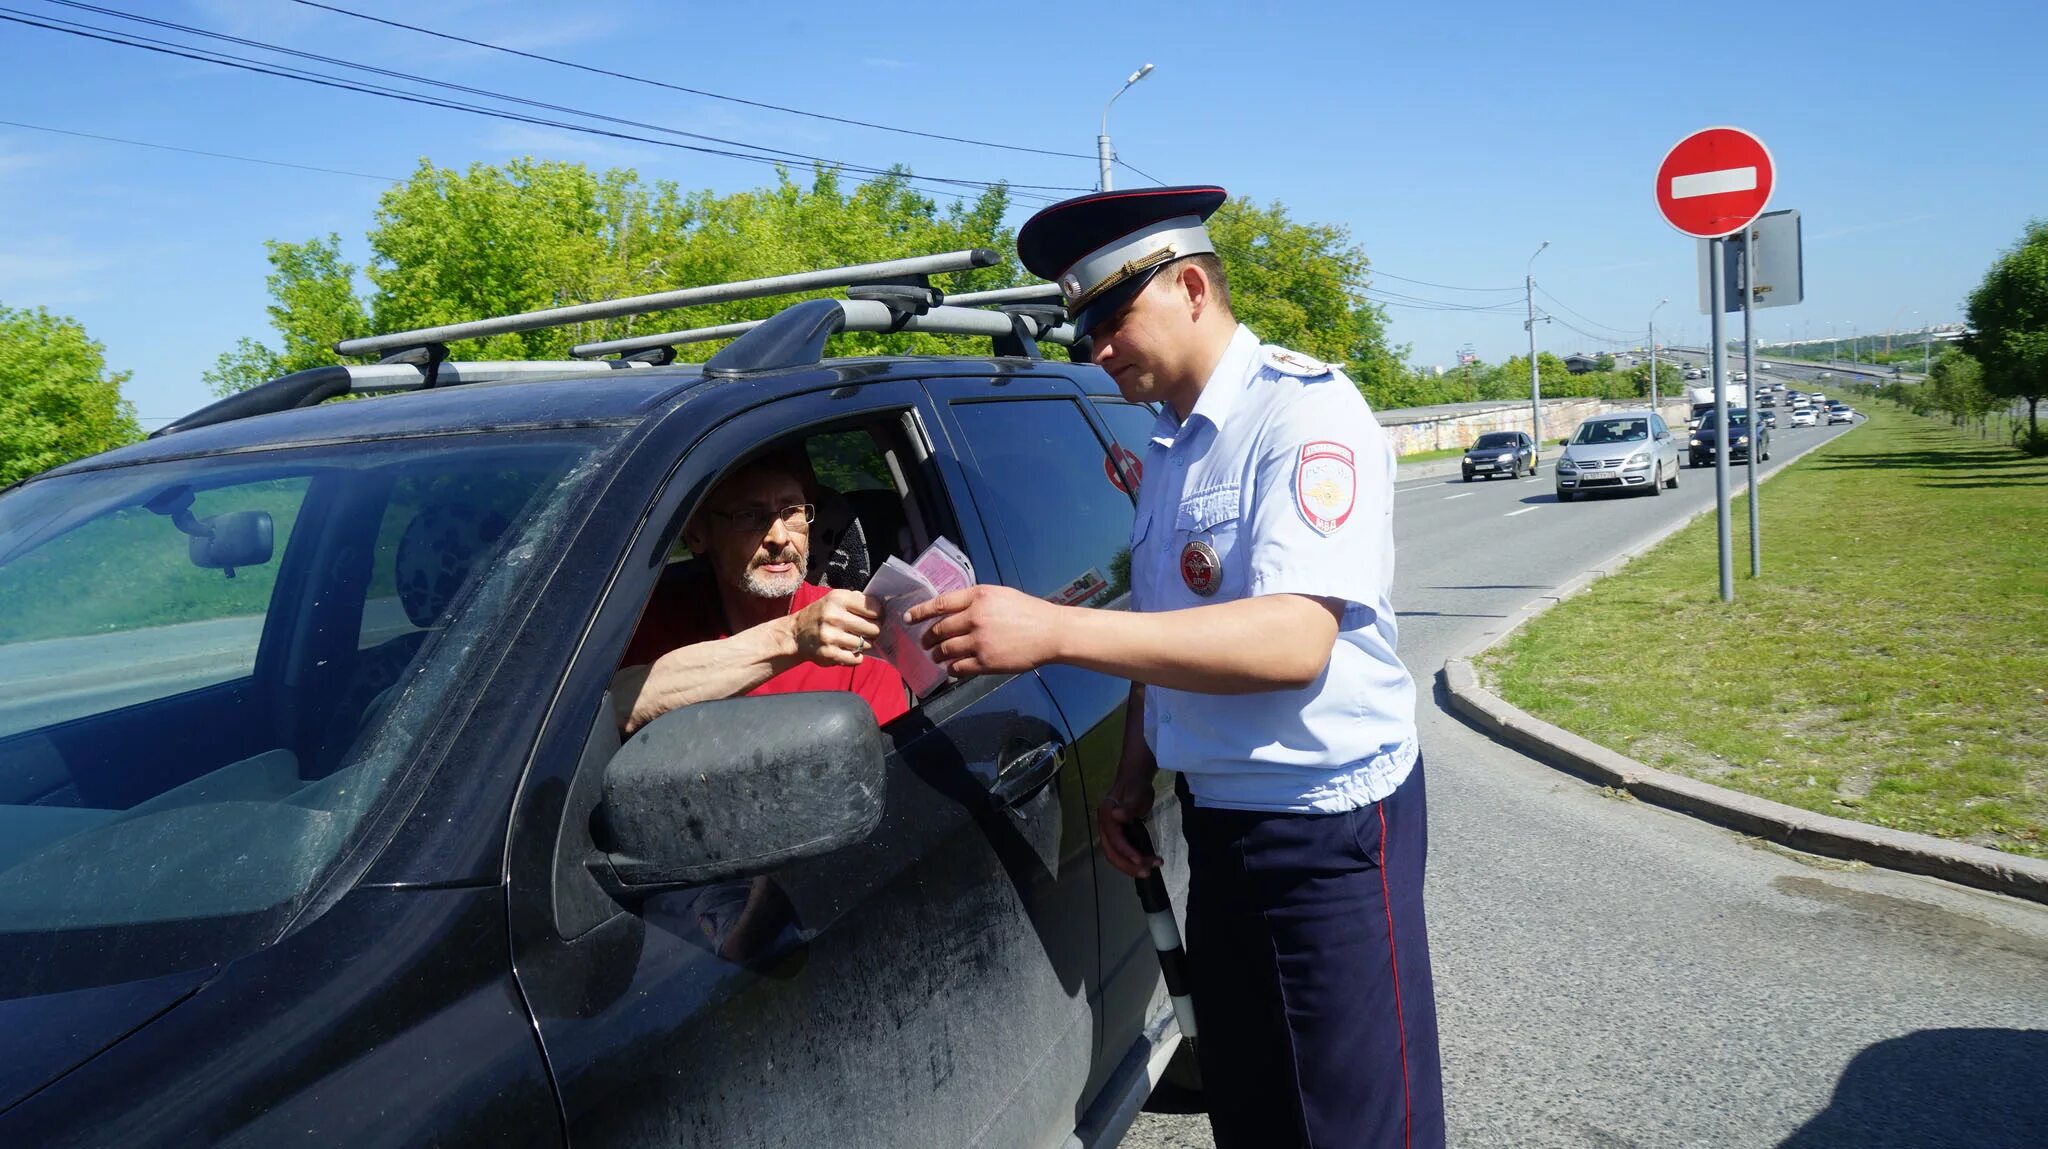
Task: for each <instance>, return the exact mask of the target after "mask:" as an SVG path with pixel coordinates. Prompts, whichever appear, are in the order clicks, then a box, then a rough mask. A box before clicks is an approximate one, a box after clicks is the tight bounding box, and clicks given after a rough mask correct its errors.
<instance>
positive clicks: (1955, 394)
mask: <svg viewBox="0 0 2048 1149" xmlns="http://www.w3.org/2000/svg"><path fill="white" fill-rule="evenodd" d="M1926 398H1927V402H1928V405H1929V406H1931V407H1932V408H1933V409H1935V410H1938V411H1943V412H1946V413H1947V414H1948V417H1949V421H1950V422H1953V423H1956V424H1962V423H1966V422H1968V421H1970V420H1972V419H1975V418H1978V417H1980V416H1982V415H1986V414H1988V413H1990V411H1991V409H1992V408H1993V407H1995V406H1997V405H1998V400H1997V399H1996V398H1994V397H1993V396H1992V394H1991V393H1990V392H1989V391H1988V390H1986V389H1985V387H1984V368H1983V365H1981V364H1979V363H1978V362H1977V360H1976V357H1975V356H1972V355H1971V354H1970V353H1969V352H1967V351H1958V350H1956V349H1954V348H1950V349H1948V350H1946V351H1943V352H1942V354H1941V358H1939V359H1937V360H1935V361H1934V366H1933V367H1931V368H1930V369H1929V370H1928V373H1927V383H1926Z"/></svg>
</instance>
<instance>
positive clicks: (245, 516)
mask: <svg viewBox="0 0 2048 1149" xmlns="http://www.w3.org/2000/svg"><path fill="white" fill-rule="evenodd" d="M199 527H200V528H201V531H203V532H204V533H195V534H194V535H193V536H192V537H191V538H190V539H187V540H186V543H187V553H188V555H189V556H190V557H191V559H192V565H193V566H195V567H203V568H205V569H206V570H224V571H226V572H227V573H228V577H230V578H232V577H234V573H235V568H236V567H260V566H262V565H263V564H264V563H267V562H269V561H270V555H271V547H272V541H273V536H274V535H275V529H274V527H273V525H272V523H271V520H270V512H269V511H223V512H222V513H220V514H218V515H208V516H207V517H206V518H203V519H200V520H199Z"/></svg>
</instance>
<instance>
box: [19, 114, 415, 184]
mask: <svg viewBox="0 0 2048 1149" xmlns="http://www.w3.org/2000/svg"><path fill="white" fill-rule="evenodd" d="M0 125H5V126H6V127H10V128H26V129H28V130H29V131H32V132H54V133H56V134H57V135H60V136H77V137H79V138H80V139H86V140H100V141H102V142H104V143H109V144H128V145H129V146H131V147H137V148H155V149H156V150H158V151H162V152H183V153H184V154H186V155H188V156H208V157H211V158H213V159H216V160H236V161H238V162H241V163H245V164H263V165H264V166H266V167H273V168H295V169H297V170H299V171H302V172H323V173H325V174H327V175H331V176H354V177H355V178H357V179H365V180H382V181H383V182H385V183H394V184H397V183H404V182H405V181H404V180H402V179H399V178H398V177H396V176H379V175H371V174H370V173H369V172H351V171H344V170H342V169H340V168H321V167H314V166H313V165H311V164H294V163H287V162H285V161H284V160H261V159H257V158H256V157H255V156H238V155H234V154H232V153H229V152H209V151H203V150H201V149H199V148H181V147H178V146H177V145H175V144H153V143H150V142H149V141H148V140H129V139H123V138H121V137H120V136H101V135H95V134H93V133H92V132H74V131H72V130H70V129H69V128H52V127H48V126H46V125H43V124H25V123H22V122H21V121H19V120H0Z"/></svg>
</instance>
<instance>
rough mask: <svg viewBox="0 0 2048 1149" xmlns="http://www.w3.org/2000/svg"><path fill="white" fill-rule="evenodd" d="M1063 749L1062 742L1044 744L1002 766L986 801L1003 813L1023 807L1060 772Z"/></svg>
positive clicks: (1064, 755)
mask: <svg viewBox="0 0 2048 1149" xmlns="http://www.w3.org/2000/svg"><path fill="white" fill-rule="evenodd" d="M1066 750H1067V748H1066V747H1065V746H1064V745H1062V744H1061V743H1058V742H1045V743H1041V744H1040V745H1038V746H1035V747H1033V748H1032V749H1030V750H1026V751H1024V752H1023V753H1022V754H1019V755H1017V756H1016V757H1014V758H1011V759H1010V760H1009V761H1007V762H1005V763H1003V766H1002V769H1001V770H999V771H997V773H996V781H995V785H993V786H990V787H989V788H988V796H989V800H990V801H992V802H994V803H995V805H996V806H997V807H998V808H1000V809H1004V810H1009V809H1014V808H1015V807H1017V806H1019V805H1021V804H1023V802H1024V801H1025V800H1026V799H1028V798H1030V797H1031V796H1032V795H1033V794H1036V793H1038V791H1039V790H1040V789H1041V788H1043V787H1044V786H1045V784H1046V783H1047V782H1050V781H1052V778H1053V775H1055V774H1057V773H1059V772H1060V765H1061V763H1063V762H1065V761H1066V756H1067V755H1066Z"/></svg>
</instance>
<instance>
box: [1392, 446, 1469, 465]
mask: <svg viewBox="0 0 2048 1149" xmlns="http://www.w3.org/2000/svg"><path fill="white" fill-rule="evenodd" d="M1464 453H1465V448H1463V447H1445V448H1444V449H1443V450H1441V451H1417V452H1415V453H1414V454H1412V455H1403V456H1401V457H1400V459H1399V460H1398V461H1399V462H1403V463H1433V462H1435V461H1436V460H1438V459H1455V458H1457V457H1458V456H1460V455H1462V454H1464Z"/></svg>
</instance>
